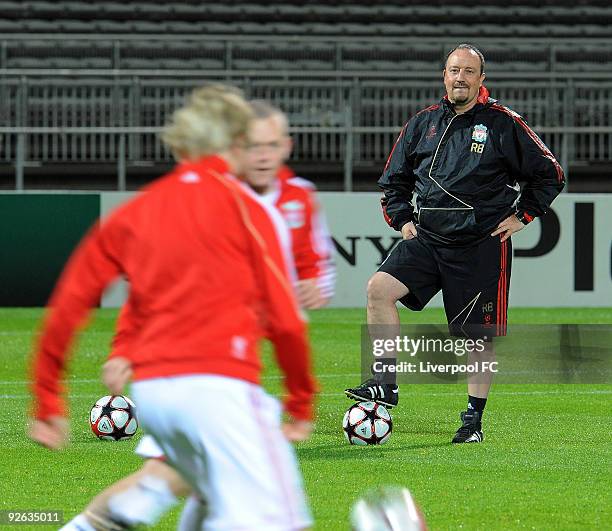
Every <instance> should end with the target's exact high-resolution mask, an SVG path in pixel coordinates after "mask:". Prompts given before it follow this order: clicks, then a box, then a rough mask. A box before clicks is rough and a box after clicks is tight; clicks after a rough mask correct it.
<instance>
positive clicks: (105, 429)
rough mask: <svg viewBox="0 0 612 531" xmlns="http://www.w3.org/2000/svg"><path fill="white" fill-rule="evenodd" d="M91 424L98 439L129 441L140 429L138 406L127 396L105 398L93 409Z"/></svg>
mask: <svg viewBox="0 0 612 531" xmlns="http://www.w3.org/2000/svg"><path fill="white" fill-rule="evenodd" d="M89 422H90V424H91V431H93V432H94V435H95V436H96V437H98V439H105V440H109V441H119V440H121V439H129V438H131V437H132V436H133V435H134V434H135V433H136V430H137V429H138V420H137V419H136V406H135V405H134V402H132V401H131V400H130V399H129V398H128V397H127V396H122V395H108V396H103V397H102V398H100V400H98V401H97V402H96V403H95V404H94V406H93V407H92V408H91V413H90V414H89Z"/></svg>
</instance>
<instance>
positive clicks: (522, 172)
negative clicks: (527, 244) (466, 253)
mask: <svg viewBox="0 0 612 531" xmlns="http://www.w3.org/2000/svg"><path fill="white" fill-rule="evenodd" d="M518 181H522V182H525V183H526V184H525V186H524V187H523V189H522V190H521V188H520V186H519V183H518ZM378 184H379V186H380V187H381V188H382V189H383V192H384V196H383V198H382V200H381V203H382V206H383V213H384V216H385V219H386V221H387V223H388V224H389V225H391V226H392V227H393V228H394V229H396V230H401V228H402V226H403V225H404V224H405V223H407V222H409V221H414V222H415V224H417V225H418V230H419V231H423V232H424V233H425V234H426V235H427V236H429V237H430V238H431V239H433V240H435V241H436V242H439V243H442V244H447V245H466V244H471V243H475V242H478V241H480V240H483V239H484V238H485V237H486V236H488V235H490V234H491V232H493V230H494V229H495V227H497V225H498V224H499V222H500V221H501V220H503V219H504V218H506V217H508V216H509V215H510V214H511V213H516V214H517V215H522V216H523V219H524V220H525V221H526V222H529V221H531V220H532V219H533V218H534V217H536V216H542V215H544V214H545V213H546V210H547V209H548V207H549V206H550V204H551V202H552V201H553V199H554V198H555V197H556V196H557V195H558V194H559V192H560V191H561V190H562V189H563V186H564V185H565V178H564V175H563V170H562V169H561V166H560V165H559V163H558V162H557V160H556V159H555V157H554V156H553V154H552V153H551V152H550V150H549V149H548V148H547V147H546V145H545V144H544V143H543V142H542V140H540V138H539V137H538V136H537V135H536V134H535V133H534V132H533V131H532V130H531V129H530V128H529V126H528V125H527V124H526V123H525V122H524V120H523V119H522V118H521V117H520V116H519V115H518V114H517V113H515V112H514V111H512V110H511V109H509V108H507V107H504V106H502V105H499V104H498V103H497V101H496V100H494V99H492V98H489V91H488V90H487V89H486V88H485V87H481V88H480V93H479V95H478V103H477V104H476V105H475V106H474V107H473V108H472V109H470V110H469V111H467V112H465V113H463V114H456V113H455V111H454V108H453V104H452V103H451V102H450V101H449V100H448V99H447V98H446V97H445V98H444V99H442V101H441V102H440V103H438V104H435V105H432V106H431V107H427V108H426V109H424V110H422V111H420V112H419V113H417V114H416V115H415V116H413V117H412V118H411V119H410V121H408V123H407V124H406V125H405V126H404V128H403V129H402V132H401V133H400V136H399V137H398V139H397V141H396V143H395V146H394V147H393V150H392V151H391V154H390V155H389V159H388V160H387V164H386V166H385V170H384V172H383V174H382V176H381V178H380V179H379V180H378ZM414 192H416V209H414V208H413V205H412V196H413V193H414Z"/></svg>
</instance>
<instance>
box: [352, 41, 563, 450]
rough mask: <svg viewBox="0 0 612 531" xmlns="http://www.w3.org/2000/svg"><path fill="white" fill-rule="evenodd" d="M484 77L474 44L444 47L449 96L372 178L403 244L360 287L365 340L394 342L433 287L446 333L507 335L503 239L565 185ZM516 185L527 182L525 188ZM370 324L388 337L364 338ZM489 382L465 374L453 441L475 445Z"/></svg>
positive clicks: (368, 384)
mask: <svg viewBox="0 0 612 531" xmlns="http://www.w3.org/2000/svg"><path fill="white" fill-rule="evenodd" d="M484 77H485V76H484V57H483V56H482V54H481V53H480V51H479V50H478V49H476V48H475V47H473V46H471V45H468V44H462V45H459V46H458V47H457V48H455V49H454V50H452V51H451V53H449V55H448V57H447V62H446V66H445V69H444V84H445V88H446V92H447V94H446V96H445V97H444V99H442V101H441V102H440V103H437V104H435V105H432V106H430V107H428V108H426V109H424V110H422V111H420V112H419V113H417V114H416V115H415V116H413V117H412V118H411V119H410V121H408V123H407V124H406V125H405V126H404V128H403V130H402V132H401V134H400V136H399V138H398V139H397V141H396V143H395V146H394V147H393V150H392V152H391V155H390V156H389V159H388V161H387V165H386V166H385V169H384V172H383V174H382V176H381V178H380V180H379V181H378V184H379V186H380V187H381V188H382V189H383V192H384V197H383V198H382V201H381V202H382V206H383V213H384V216H385V219H386V221H387V222H388V223H389V225H390V226H391V227H393V228H394V229H396V230H398V231H400V232H401V233H402V236H403V240H401V241H400V242H399V243H398V245H397V246H396V247H395V248H394V249H393V250H392V251H391V253H390V254H389V256H388V257H387V259H386V260H385V261H384V262H383V264H382V265H381V266H380V268H379V270H378V272H377V273H375V274H374V275H373V276H372V278H371V279H370V282H369V283H368V325H370V335H371V336H372V335H374V336H377V335H383V336H384V335H386V336H387V337H390V336H394V335H399V314H398V311H397V308H396V305H395V303H396V302H397V301H400V302H402V303H403V304H404V305H405V306H407V307H408V308H410V309H412V310H417V311H419V310H422V309H423V307H424V306H425V305H426V304H427V303H428V302H429V300H430V299H431V298H432V297H433V296H434V295H435V294H436V293H437V292H438V291H440V290H442V293H443V297H444V308H445V312H446V316H447V319H448V323H449V329H450V332H451V334H453V335H464V336H465V335H470V334H469V333H468V331H467V329H472V330H474V329H475V328H476V329H477V330H480V334H482V335H486V336H489V337H490V336H495V335H505V333H506V312H507V306H508V288H509V283H510V265H511V260H512V247H511V240H510V236H511V235H512V234H513V233H515V232H517V231H519V230H521V229H522V228H523V227H524V226H525V225H527V224H528V223H530V222H531V221H532V220H533V219H534V218H535V217H537V216H542V215H544V214H545V213H546V211H547V209H548V207H549V206H550V203H551V202H552V201H553V199H554V198H555V197H556V196H557V195H558V194H559V192H560V191H561V190H562V189H563V186H564V184H565V180H564V175H563V170H562V169H561V166H560V165H559V163H558V162H557V160H556V159H555V157H554V156H553V155H552V153H551V152H550V150H549V149H548V148H547V147H546V146H545V145H544V143H543V142H542V141H541V140H540V138H539V137H538V136H537V135H536V134H535V133H534V132H533V131H532V130H531V129H530V128H529V127H528V126H527V124H526V123H525V122H524V121H523V119H522V118H521V117H520V116H519V115H518V114H516V113H515V112H514V111H512V110H510V109H508V108H507V107H504V106H502V105H500V104H498V103H497V102H496V100H494V99H492V98H490V97H489V92H488V90H487V89H486V88H485V87H484V86H483V84H482V83H483V81H484ZM518 181H524V182H525V183H526V184H525V185H524V187H523V189H522V190H521V188H520V186H519V183H518ZM414 193H416V201H415V203H416V208H415V207H413V204H412V199H413V194H414ZM376 325H383V326H382V327H379V330H381V329H385V330H386V331H385V332H383V333H382V334H381V333H380V332H373V330H374V329H375V328H376ZM390 332H393V333H390ZM472 335H473V334H472ZM392 356H393V354H392ZM391 359H393V358H391ZM492 359H494V353H493V348H492V345H491V344H490V343H488V344H487V347H486V348H485V351H484V352H482V353H480V354H479V353H476V352H475V353H473V354H471V355H470V363H471V362H473V361H486V360H492ZM491 376H492V375H491V373H488V374H485V375H483V374H480V375H478V377H477V378H472V379H470V378H468V409H467V411H465V412H463V413H462V414H461V420H462V426H461V428H459V430H458V431H457V433H456V435H455V437H454V438H453V442H455V443H461V442H481V441H482V440H483V434H482V425H481V418H482V413H483V410H484V406H485V403H486V399H487V396H488V393H489V388H490V385H491ZM345 392H346V394H347V396H349V397H350V398H353V399H356V400H373V401H376V402H379V403H382V404H384V405H387V406H389V407H393V406H395V405H397V402H398V388H397V385H395V375H394V373H385V374H382V373H374V378H370V379H368V380H366V381H365V382H364V383H363V384H361V385H360V386H358V387H355V388H351V389H347V390H346V391H345Z"/></svg>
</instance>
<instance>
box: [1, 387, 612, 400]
mask: <svg viewBox="0 0 612 531" xmlns="http://www.w3.org/2000/svg"><path fill="white" fill-rule="evenodd" d="M493 393H494V394H495V396H498V395H503V396H520V395H527V396H529V395H565V394H571V395H610V394H612V390H610V391H607V390H603V389H602V390H591V391H556V390H555V391H498V392H493ZM415 394H418V393H414V392H410V393H409V392H406V393H402V396H404V395H415ZM425 394H426V395H427V396H453V395H455V394H456V393H454V392H447V393H425ZM68 396H69V398H91V397H93V396H98V395H97V393H90V394H85V395H81V394H78V395H71V394H69V395H68ZM273 396H279V395H273ZM317 396H344V393H318V394H317ZM26 398H31V395H29V394H21V395H0V400H3V399H4V400H21V399H26Z"/></svg>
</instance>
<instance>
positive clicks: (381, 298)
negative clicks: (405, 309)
mask: <svg viewBox="0 0 612 531" xmlns="http://www.w3.org/2000/svg"><path fill="white" fill-rule="evenodd" d="M367 291H368V304H380V303H383V304H384V303H389V304H395V303H396V302H397V301H398V300H400V299H401V298H402V297H405V296H406V295H408V288H407V287H406V286H405V285H404V284H402V283H401V282H400V281H399V280H397V279H396V278H395V277H393V276H391V275H389V273H384V272H382V271H378V272H376V273H374V274H373V275H372V277H371V278H370V280H369V281H368V288H367Z"/></svg>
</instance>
